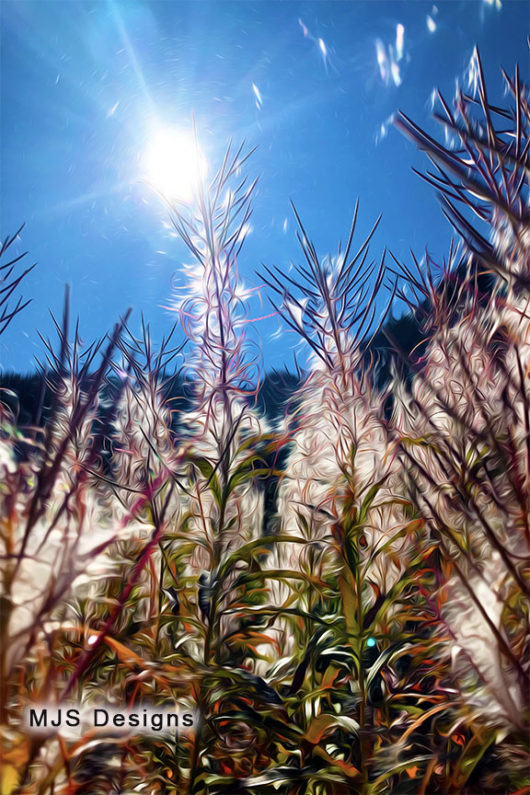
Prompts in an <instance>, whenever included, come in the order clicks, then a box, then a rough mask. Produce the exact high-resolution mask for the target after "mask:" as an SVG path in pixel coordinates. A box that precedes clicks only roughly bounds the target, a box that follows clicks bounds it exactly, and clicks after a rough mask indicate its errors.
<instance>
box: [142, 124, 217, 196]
mask: <svg viewBox="0 0 530 795" xmlns="http://www.w3.org/2000/svg"><path fill="white" fill-rule="evenodd" d="M143 170H144V176H145V179H147V181H148V182H150V183H151V184H152V185H153V187H154V188H156V189H157V190H158V191H160V193H163V194H164V196H165V197H166V198H167V199H170V200H171V199H173V200H178V201H184V202H190V201H192V199H193V196H194V195H195V193H196V191H197V189H198V187H199V184H200V183H201V181H202V180H203V179H204V177H205V176H206V172H207V167H206V158H205V157H204V154H203V153H202V152H201V149H200V147H199V145H198V143H197V142H196V140H195V139H194V137H193V136H192V135H191V134H190V133H186V132H185V131H183V130H179V129H174V128H170V127H166V128H162V129H159V130H157V131H156V132H155V133H154V135H153V136H152V137H151V140H150V141H149V143H148V145H147V147H146V150H145V153H144V157H143Z"/></svg>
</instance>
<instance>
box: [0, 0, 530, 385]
mask: <svg viewBox="0 0 530 795" xmlns="http://www.w3.org/2000/svg"><path fill="white" fill-rule="evenodd" d="M0 15H1V37H2V41H1V46H2V49H1V75H2V77H1V103H2V115H1V193H0V198H1V214H0V223H1V234H2V236H3V237H5V236H6V235H7V234H10V233H12V232H13V231H15V230H16V229H17V228H18V226H19V225H20V224H21V223H22V222H25V223H26V227H25V229H24V231H23V233H22V240H21V242H20V243H17V245H18V246H19V249H18V250H20V251H21V250H28V251H29V252H30V254H29V257H30V259H31V261H32V262H33V261H36V262H37V263H38V265H37V268H36V269H35V270H34V271H33V272H32V273H31V275H30V276H29V277H28V278H27V280H26V282H25V283H24V287H23V294H24V296H25V297H27V298H32V299H33V302H32V304H31V305H30V306H29V307H28V308H27V309H26V310H25V311H24V313H23V314H22V315H20V316H19V317H18V318H16V319H15V321H14V322H13V324H12V325H11V327H10V328H9V330H8V331H7V332H6V334H4V336H3V337H2V338H1V339H0V367H2V368H3V369H15V370H17V371H22V372H25V371H29V370H31V369H32V368H33V360H34V357H35V355H42V343H41V341H40V339H39V337H38V334H37V330H40V331H41V332H43V333H44V334H48V333H50V330H51V321H50V317H49V311H50V310H51V311H53V312H55V313H56V314H58V313H60V309H61V304H62V296H63V291H64V285H65V283H69V284H71V287H72V303H73V311H74V313H75V314H77V313H78V314H79V315H80V318H81V330H82V336H83V338H84V339H85V340H86V341H87V342H88V341H90V340H91V339H93V338H94V337H96V336H99V335H101V334H103V333H104V332H105V331H106V330H108V329H110V328H111V327H112V325H113V323H114V322H115V321H116V320H117V318H118V317H119V315H120V313H122V312H123V311H124V310H125V309H126V308H128V307H129V306H131V307H133V309H134V316H133V317H134V318H135V320H133V323H132V326H133V327H138V326H139V322H140V316H141V313H142V312H143V313H144V315H145V317H146V319H147V320H148V321H149V322H150V325H151V328H152V333H153V336H154V338H155V340H156V339H160V338H161V337H162V336H163V334H165V333H167V331H168V330H169V329H170V327H171V325H172V323H173V321H174V317H173V316H172V315H171V313H170V312H169V311H168V310H167V309H165V308H164V307H166V306H167V305H168V304H169V303H170V302H171V295H172V290H173V287H172V284H177V285H178V284H179V283H180V274H181V269H180V268H181V265H182V263H183V262H186V261H189V257H188V256H187V255H186V252H185V251H184V250H183V248H182V246H181V245H180V244H179V242H178V241H177V240H175V239H174V238H173V237H171V235H170V233H169V230H168V229H167V223H166V221H167V218H166V213H165V209H164V206H163V205H162V203H161V201H160V199H159V198H158V197H157V196H156V194H155V193H154V192H153V190H152V189H151V188H149V186H148V185H146V184H145V182H143V181H142V176H143V174H142V163H143V162H144V161H143V157H144V152H145V148H146V146H148V144H149V140H150V137H151V136H152V130H153V124H154V122H156V123H157V124H161V125H171V126H172V127H179V128H181V129H184V130H187V131H189V130H190V128H191V123H192V118H193V116H195V119H196V124H197V130H198V134H199V138H200V142H201V146H202V148H203V150H204V152H205V155H206V157H207V160H208V163H209V164H210V167H212V168H214V167H215V165H216V164H217V163H219V162H220V160H221V158H222V156H223V153H224V150H225V147H226V145H227V143H228V141H229V140H230V139H233V141H234V142H235V143H239V142H241V141H242V140H245V141H246V143H247V145H248V147H249V148H251V147H254V146H257V147H258V149H257V151H256V153H255V154H254V155H253V157H252V158H251V159H250V160H249V162H248V165H247V173H248V176H249V177H250V178H252V179H253V178H254V177H259V185H258V189H257V192H256V195H255V200H254V213H253V218H252V233H251V234H250V235H249V237H248V238H247V240H246V242H245V246H244V248H243V250H242V253H241V256H240V260H239V269H240V273H241V274H242V277H243V280H244V282H245V284H247V285H249V286H255V285H258V284H259V278H258V277H257V276H256V271H257V270H259V268H260V266H261V265H262V263H263V264H266V265H269V266H271V265H278V266H281V267H285V268H287V267H288V263H289V262H290V261H292V260H294V261H300V259H301V257H300V254H299V251H298V247H297V243H296V239H295V234H294V223H293V216H292V212H291V210H290V205H289V202H290V201H293V202H294V203H295V205H296V207H297V209H298V211H299V213H300V215H301V217H302V219H303V221H304V224H305V226H306V228H307V230H308V231H309V234H310V236H311V238H312V240H313V241H314V243H315V245H316V248H317V250H318V252H319V253H321V254H323V255H324V254H327V253H331V254H333V253H334V252H335V250H336V248H337V245H338V242H339V240H340V239H341V238H342V239H344V238H345V237H347V234H348V228H349V223H350V220H351V216H352V213H353V208H354V204H355V200H356V199H357V198H359V200H360V215H359V234H360V235H362V234H363V233H365V232H367V231H368V230H369V229H370V228H371V225H372V223H373V222H374V220H375V218H376V217H377V215H378V214H379V213H380V212H382V213H383V218H382V221H381V225H380V228H379V230H378V233H377V235H376V237H375V238H374V241H373V244H372V247H371V251H372V254H373V256H374V258H379V257H380V256H381V253H382V251H383V249H384V248H385V246H386V247H387V248H388V249H390V250H392V251H393V252H394V254H396V256H398V257H400V258H403V259H405V260H407V259H408V258H409V254H408V251H409V249H413V250H414V252H415V253H416V254H417V255H418V257H421V255H422V253H423V250H424V248H425V246H426V245H428V247H429V250H430V252H431V253H432V255H433V256H434V257H435V259H436V258H437V259H441V257H442V256H443V255H444V253H445V252H446V251H447V248H448V244H449V240H450V237H451V230H450V229H449V227H448V224H447V222H446V221H445V220H444V218H443V216H442V214H441V212H440V210H439V208H438V206H437V201H436V197H435V196H434V194H433V191H432V190H431V189H430V188H429V186H427V185H426V184H424V183H423V182H422V181H421V180H420V179H419V178H418V177H417V176H415V175H414V174H413V173H412V171H411V166H415V167H416V168H420V169H421V168H423V167H424V166H425V162H424V158H423V156H422V155H421V153H419V152H416V151H415V149H414V146H413V145H412V144H411V143H410V142H409V141H407V140H406V139H404V138H403V137H402V136H401V135H400V134H399V133H398V132H397V130H395V129H394V128H393V127H392V125H391V123H389V120H390V119H391V117H392V114H393V113H394V112H395V111H396V110H397V109H398V108H399V109H401V110H403V111H404V112H405V113H407V115H408V116H410V117H412V118H413V119H414V120H415V121H416V122H417V123H419V124H421V125H422V126H426V127H427V128H428V129H434V128H433V126H432V123H431V122H430V120H429V116H430V113H431V106H430V101H429V100H430V96H431V94H432V91H433V88H435V87H439V88H440V89H441V90H442V92H443V93H444V95H445V96H446V97H447V98H448V99H449V100H450V99H451V98H452V97H453V96H454V92H455V81H456V80H459V81H460V84H463V85H465V80H466V70H467V67H468V64H469V61H470V57H471V54H472V50H473V47H474V45H475V44H477V45H478V47H479V49H480V52H481V55H482V58H483V61H484V66H485V71H486V78H487V80H488V83H489V87H490V92H491V96H492V98H493V99H494V100H497V101H499V102H500V101H502V96H503V84H502V78H501V75H500V67H501V66H503V67H504V68H505V69H506V70H507V71H508V72H510V71H512V70H513V67H514V64H515V62H516V61H519V64H520V66H521V69H522V74H523V76H524V78H525V79H528V49H527V45H526V35H527V32H528V16H529V4H528V3H527V2H526V1H525V0H521V2H518V1H515V0H503V2H502V5H501V4H499V3H498V2H496V1H495V2H493V3H491V4H490V3H489V2H486V0H476V1H474V0H471V1H469V0H466V1H465V2H464V1H463V2H459V1H458V0H451V1H450V2H444V1H443V0H441V1H440V0H439V1H438V2H437V3H436V4H433V3H432V2H422V0H417V1H416V2H399V1H398V0H394V1H393V2H383V1H382V0H381V1H377V0H367V1H366V2H364V1H361V0H348V2H340V1H339V2H325V1H324V0H322V1H321V2H291V0H286V1H285V2H281V1H280V0H277V1H276V2H269V1H268V0H262V2H251V1H250V0H245V1H244V2H228V1H226V2H224V1H223V0H216V1H214V2H208V1H207V0H193V1H192V2H173V1H172V0H164V1H157V0H154V1H151V2H146V1H145V0H144V1H143V2H142V1H140V0H126V1H125V0H123V1H122V2H119V0H99V2H78V1H77V0H62V2H57V0H39V2H32V1H30V0H14V2H11V0H2V3H1V4H0ZM398 26H402V29H403V30H402V36H403V44H402V52H401V44H399V43H398V42H397V41H396V37H397V36H398V38H399V34H398V33H397V31H398ZM378 53H379V61H380V62H381V63H379V62H378ZM399 55H401V57H398V56H399ZM392 70H393V71H392ZM254 87H255V88H254ZM256 89H257V91H256ZM258 96H259V99H258ZM286 219H287V220H286ZM359 239H361V238H359ZM262 296H263V301H264V305H265V306H266V291H263V292H262ZM252 311H253V312H254V314H260V313H263V309H262V308H261V307H259V306H256V307H255V308H253V309H252ZM255 328H256V329H257V331H259V335H260V338H261V343H262V357H263V363H264V367H265V369H270V368H272V367H278V366H281V365H283V364H285V365H286V366H290V365H291V366H292V356H293V350H294V347H295V344H296V340H295V339H294V337H293V335H292V334H290V333H289V332H287V331H286V332H285V333H283V334H281V335H278V334H275V332H276V331H277V329H278V320H277V319H275V318H272V319H269V320H268V321H263V322H261V323H259V324H256V326H255Z"/></svg>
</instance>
